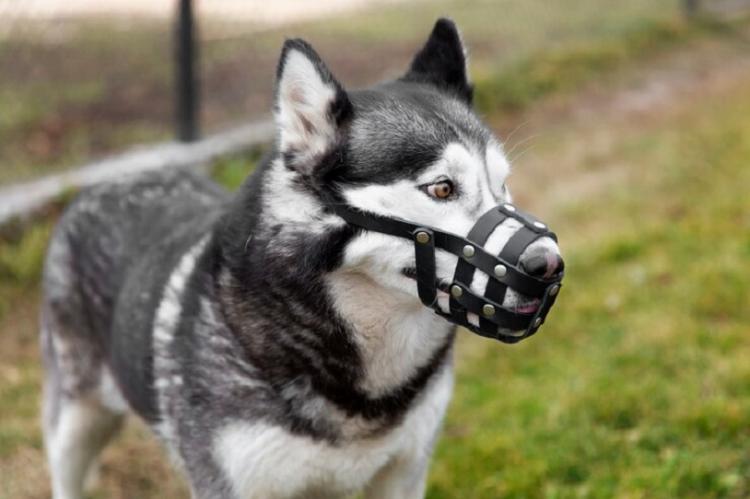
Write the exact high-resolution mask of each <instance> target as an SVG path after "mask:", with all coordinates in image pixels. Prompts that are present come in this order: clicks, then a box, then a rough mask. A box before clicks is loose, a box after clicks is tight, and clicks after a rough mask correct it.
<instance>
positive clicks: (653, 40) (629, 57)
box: [476, 19, 734, 113]
mask: <svg viewBox="0 0 750 499" xmlns="http://www.w3.org/2000/svg"><path fill="white" fill-rule="evenodd" d="M733 33H734V27H733V26H732V25H731V24H728V23H723V22H717V21H716V20H713V19H703V20H698V21H696V22H693V23H686V22H683V21H679V20H667V21H663V20H661V21H651V22H643V23H642V24H640V25H638V26H636V27H634V28H632V29H631V30H629V31H626V32H624V33H621V34H620V35H619V36H618V37H616V38H609V39H607V40H604V41H601V42H599V43H596V44H592V43H590V42H588V43H581V44H574V45H571V46H567V47H565V48H562V49H560V48H558V49H550V48H549V47H548V48H546V49H544V50H541V51H538V52H535V53H532V54H530V55H529V56H527V57H525V58H523V59H520V60H518V61H516V62H515V63H513V64H511V65H509V66H507V67H501V68H496V69H495V70H494V71H493V72H490V73H489V74H480V77H479V79H478V80H477V82H476V84H477V92H476V104H477V107H478V108H479V109H480V110H482V111H484V112H486V113H492V112H506V113H507V112H517V111H521V110H523V109H525V108H526V107H528V106H529V105H530V104H532V103H534V102H536V101H538V100H539V99H541V98H543V97H545V96H547V95H550V94H559V93H561V92H569V91H571V90H574V89H575V88H576V87H578V86H579V85H581V84H583V83H585V82H588V81H592V80H595V79H596V78H599V77H603V76H608V75H609V76H611V75H612V74H613V73H614V72H615V71H616V70H618V69H622V68H624V67H627V66H628V65H632V64H633V63H636V62H641V61H643V59H644V54H648V55H649V56H651V57H653V56H654V55H655V54H656V53H658V52H661V51H665V50H668V49H669V48H671V47H674V46H676V45H681V44H685V43H686V42H688V41H690V40H692V39H695V38H698V37H701V36H714V35H717V34H720V35H727V36H729V35H731V34H733Z"/></svg>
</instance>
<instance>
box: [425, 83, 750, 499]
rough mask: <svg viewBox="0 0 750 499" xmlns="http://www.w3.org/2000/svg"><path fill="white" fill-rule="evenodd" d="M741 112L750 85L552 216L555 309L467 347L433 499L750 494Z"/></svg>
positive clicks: (747, 245) (687, 120)
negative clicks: (559, 276) (556, 251)
mask: <svg viewBox="0 0 750 499" xmlns="http://www.w3.org/2000/svg"><path fill="white" fill-rule="evenodd" d="M748 116H750V91H748V90H747V86H745V88H743V89H741V90H739V91H735V92H734V93H732V94H731V95H725V96H723V97H722V99H715V98H714V99H709V100H707V101H706V102H703V103H701V104H697V105H696V106H694V107H693V108H692V109H690V110H688V111H686V112H683V113H681V114H680V115H679V116H676V117H674V118H673V119H671V120H668V121H667V122H665V123H663V124H661V125H660V126H659V127H657V128H654V127H650V128H648V129H646V130H641V131H638V132H633V131H631V132H630V134H629V135H628V136H625V137H621V138H620V139H619V140H618V142H617V143H616V144H615V146H614V147H613V148H612V150H611V151H610V155H611V156H607V157H602V158H599V160H598V161H599V163H600V164H599V166H604V165H606V164H608V163H615V164H623V163H624V164H625V165H627V166H628V168H631V171H629V172H628V175H627V180H626V181H624V182H622V183H620V184H617V185H614V186H612V187H610V188H608V189H605V190H603V191H601V192H599V193H598V194H597V195H595V196H592V197H590V198H588V199H585V200H570V201H568V202H567V203H565V204H563V205H562V206H557V207H556V209H555V213H556V215H555V216H554V222H555V223H554V224H553V227H556V228H557V230H558V234H559V235H560V239H561V241H562V243H563V245H564V250H566V256H567V258H566V259H567V260H568V266H567V268H568V269H569V270H568V276H567V278H566V280H567V286H566V288H565V289H564V292H563V293H561V298H560V300H559V302H560V304H559V307H558V309H557V310H554V311H553V312H552V315H551V319H552V320H551V321H550V323H549V324H548V325H547V326H545V329H544V330H543V331H542V332H541V333H540V334H539V335H538V336H537V337H536V338H534V339H533V340H531V341H528V342H526V343H523V344H521V345H518V347H517V348H512V349H502V348H494V346H493V345H488V344H487V343H486V342H484V341H481V340H478V339H474V338H471V337H468V336H465V337H463V338H462V339H461V342H460V348H459V355H458V373H459V375H458V382H457V386H458V389H457V390H456V393H455V398H454V403H453V405H452V406H451V409H450V412H449V417H448V421H447V424H446V428H445V434H446V437H447V438H444V439H443V440H442V441H441V442H440V445H439V446H438V452H437V459H436V462H435V466H434V467H433V470H432V481H431V486H430V491H429V494H428V496H429V497H434V498H442V497H446V498H448V497H469V498H474V497H476V498H479V497H487V498H491V497H577V496H583V497H737V498H739V497H747V496H748V495H749V494H750V450H749V449H748V442H750V363H748V360H747V359H749V358H750V338H748V336H747V328H748V324H750V306H748V305H749V302H748V296H749V295H750V274H748V273H747V272H746V271H745V270H744V269H745V267H746V266H747V261H748V257H749V256H750V212H748V204H747V197H746V194H745V189H746V186H747V185H750V170H748V169H747V168H746V162H747V158H748V157H750V120H748ZM556 152H559V151H555V149H554V148H551V149H550V151H549V152H548V154H549V156H550V159H551V158H554V157H555V153H556ZM552 221H553V220H550V222H552ZM602 223H604V224H605V225H604V228H602Z"/></svg>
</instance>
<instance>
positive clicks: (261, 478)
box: [213, 366, 453, 499]
mask: <svg viewBox="0 0 750 499" xmlns="http://www.w3.org/2000/svg"><path fill="white" fill-rule="evenodd" d="M452 383H453V382H452V372H451V370H450V368H449V367H447V366H446V368H445V369H444V371H443V372H442V373H440V375H439V376H438V377H436V379H435V382H434V384H433V385H432V386H431V387H430V388H429V389H428V391H427V392H426V393H425V394H424V395H425V396H424V397H423V398H422V399H421V400H420V401H419V403H418V404H417V405H416V406H415V407H414V408H413V409H412V410H411V411H410V412H409V413H408V414H407V416H406V417H405V419H404V420H403V422H402V423H401V424H400V425H399V426H398V427H395V428H393V429H392V430H390V431H388V432H386V433H385V434H383V435H382V436H379V437H376V438H369V439H359V440H355V441H351V442H345V443H342V444H340V445H331V444H329V443H327V442H324V441H317V440H313V439H311V438H309V437H306V436H300V435H294V434H291V433H289V432H287V431H286V430H284V429H283V428H281V427H279V426H275V425H271V424H267V423H263V422H235V423H232V424H229V425H226V426H224V427H223V428H222V429H220V430H219V431H217V432H216V438H215V439H214V442H213V451H214V457H215V459H216V460H217V462H218V463H219V465H220V466H221V468H222V469H223V471H224V473H225V475H226V478H227V479H228V481H229V482H230V484H231V486H232V489H233V491H234V492H235V494H236V495H237V497H239V498H243V499H244V498H255V497H264V498H272V497H318V496H321V497H339V496H347V495H350V494H352V493H355V492H356V491H358V490H361V489H362V488H363V487H364V486H366V485H367V484H368V483H369V482H370V481H371V480H372V479H373V477H374V476H375V475H376V474H377V473H378V471H380V470H381V469H383V467H385V466H386V465H388V464H389V463H391V462H392V461H393V460H396V459H399V460H405V461H412V462H413V461H415V460H416V461H423V460H427V459H429V455H430V448H431V445H432V443H433V442H434V440H435V438H436V433H437V431H438V430H439V428H440V422H441V420H442V418H443V415H444V413H445V409H446V407H447V405H448V401H449V400H450V395H451V390H452Z"/></svg>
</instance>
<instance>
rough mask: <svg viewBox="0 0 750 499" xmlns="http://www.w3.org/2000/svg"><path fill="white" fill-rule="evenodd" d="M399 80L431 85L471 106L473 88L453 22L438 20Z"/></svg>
mask: <svg viewBox="0 0 750 499" xmlns="http://www.w3.org/2000/svg"><path fill="white" fill-rule="evenodd" d="M401 79H402V80H404V81H415V82H420V83H430V84H432V85H435V86H437V87H438V88H442V89H444V90H447V91H449V92H451V93H452V94H454V95H455V96H456V97H458V98H459V99H461V100H463V101H464V102H466V103H467V104H471V101H472V97H473V94H474V87H473V86H472V84H471V82H470V81H469V75H468V69H467V67H466V48H465V47H464V44H463V41H462V40H461V34H460V33H459V32H458V28H457V27H456V24H455V23H454V22H453V21H451V20H450V19H445V18H442V19H438V20H437V22H436V23H435V27H434V28H433V29H432V33H430V37H429V38H428V39H427V43H425V45H424V47H422V49H421V50H420V51H419V52H418V53H417V55H416V56H415V57H414V60H413V61H412V63H411V67H410V68H409V71H408V72H407V73H406V74H405V75H404V76H403V77H402V78H401Z"/></svg>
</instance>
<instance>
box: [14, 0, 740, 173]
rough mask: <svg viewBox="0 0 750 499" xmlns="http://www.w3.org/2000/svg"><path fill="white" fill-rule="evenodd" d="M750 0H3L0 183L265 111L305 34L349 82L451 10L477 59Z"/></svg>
mask: <svg viewBox="0 0 750 499" xmlns="http://www.w3.org/2000/svg"><path fill="white" fill-rule="evenodd" d="M749 7H750V0H664V1H660V2H653V1H652V0H630V1H628V2H621V1H619V0H577V1H571V0H561V1H560V2H554V3H550V2H547V1H545V0H504V1H503V0H500V1H494V0H475V1H471V2H467V1H461V0H439V1H434V2H429V1H421V2H403V1H402V2H400V1H398V0H325V1H323V0H321V1H318V2H299V1H294V0H277V1H275V2H262V1H258V0H212V1H210V0H204V1H202V2H191V1H190V0H173V1H171V2H153V1H148V0H120V1H116V0H111V1H109V2H94V1H93V0H67V1H66V2H59V0H26V1H24V2H20V1H18V0H0V184H6V185H7V184H12V183H16V182H19V181H24V180H28V179H32V178H36V177H39V176H42V175H45V174H48V173H53V172H60V171H65V170H66V169H69V168H73V167H76V166H78V165H81V164H82V163H85V162H87V161H90V160H91V159H92V158H97V157H102V156H104V155H110V154H113V153H117V152H119V151H123V150H126V149H128V148H130V147H132V146H134V145H140V144H151V143H158V142H163V141H167V140H171V139H173V138H174V137H175V136H177V137H180V138H181V139H183V140H193V139H195V138H197V137H199V136H201V135H208V134H212V133H215V132H217V131H219V130H224V129H228V128H232V127H234V126H235V125H237V124H240V123H243V122H247V121H248V120H254V119H260V118H263V117H266V116H268V114H269V112H270V110H271V97H272V92H273V76H274V71H275V65H276V59H277V57H278V53H279V48H280V46H281V44H282V42H283V39H284V38H285V37H286V36H290V35H293V36H297V35H301V36H304V37H305V38H308V39H309V40H310V41H312V42H313V44H314V45H315V46H316V48H318V49H319V51H320V52H321V53H322V54H323V56H324V58H325V59H326V60H327V61H328V62H329V64H330V65H331V67H332V68H333V70H334V72H335V73H336V74H337V76H339V77H340V78H341V79H342V80H343V81H344V82H345V83H346V84H348V85H350V86H355V87H356V86H360V85H363V84H365V83H367V82H372V81H373V80H378V79H382V78H386V77H391V76H395V75H398V72H399V71H401V70H403V69H404V68H405V67H406V65H407V64H408V61H409V59H410V57H411V56H412V54H413V53H414V51H415V50H416V48H417V47H418V46H419V44H420V43H421V42H422V41H423V39H424V37H425V36H426V34H427V33H428V31H429V29H430V28H431V25H432V23H433V22H434V20H435V18H436V17H438V16H440V15H445V14H448V15H451V16H452V17H454V18H455V19H456V20H457V22H458V23H459V25H460V26H461V27H462V28H463V31H464V34H465V35H466V40H467V42H468V44H469V45H470V47H471V48H472V66H473V69H474V70H476V71H479V72H480V73H481V72H482V71H488V70H490V69H491V68H493V67H496V66H498V65H502V64H505V63H507V62H509V61H512V60H516V59H518V58H522V57H524V55H527V54H529V53H532V52H534V51H539V50H545V49H546V48H549V47H558V46H561V45H564V44H566V43H574V42H580V41H587V40H597V39H606V38H608V37H613V36H617V34H618V33H623V32H627V31H628V30H632V29H634V28H636V27H638V26H639V25H640V24H642V23H644V22H652V21H654V20H663V19H670V18H679V17H681V16H684V15H685V14H686V13H687V14H689V15H699V14H700V13H701V12H712V13H715V12H717V11H719V12H722V13H729V12H740V11H747V10H748V8H749Z"/></svg>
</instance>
